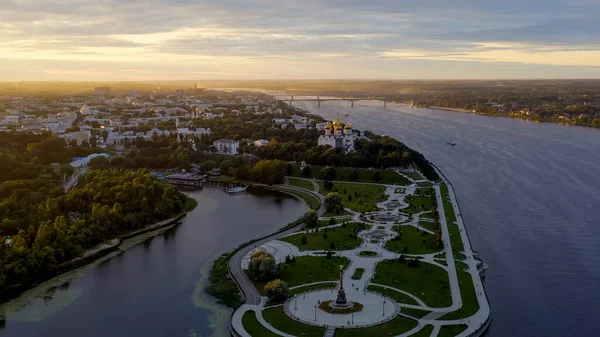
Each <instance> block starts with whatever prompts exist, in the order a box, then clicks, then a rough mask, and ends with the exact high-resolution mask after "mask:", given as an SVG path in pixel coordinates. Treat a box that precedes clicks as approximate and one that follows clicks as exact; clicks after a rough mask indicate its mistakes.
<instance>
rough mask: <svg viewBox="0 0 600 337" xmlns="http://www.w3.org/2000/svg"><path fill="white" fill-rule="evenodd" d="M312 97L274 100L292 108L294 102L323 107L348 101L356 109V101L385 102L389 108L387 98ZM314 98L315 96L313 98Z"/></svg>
mask: <svg viewBox="0 0 600 337" xmlns="http://www.w3.org/2000/svg"><path fill="white" fill-rule="evenodd" d="M310 97H311V96H301V97H300V98H296V99H294V96H293V95H274V96H273V99H274V100H276V101H280V102H289V104H290V106H293V104H294V102H317V106H318V107H319V108H320V107H321V102H327V101H347V102H350V106H351V107H352V108H354V102H356V101H381V102H383V106H384V107H387V102H388V100H387V99H385V98H375V97H373V98H372V97H371V95H369V96H367V97H342V98H339V97H338V98H335V97H331V98H321V96H316V97H317V98H310ZM312 97H314V96H312ZM390 102H391V101H390Z"/></svg>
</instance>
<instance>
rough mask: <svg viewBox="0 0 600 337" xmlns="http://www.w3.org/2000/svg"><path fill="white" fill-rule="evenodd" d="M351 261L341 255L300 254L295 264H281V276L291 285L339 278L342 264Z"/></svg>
mask: <svg viewBox="0 0 600 337" xmlns="http://www.w3.org/2000/svg"><path fill="white" fill-rule="evenodd" d="M349 263H350V260H348V259H347V258H345V257H339V256H332V257H331V258H330V259H328V258H327V257H325V256H323V257H316V256H299V257H296V264H295V265H294V264H293V263H291V264H289V263H282V264H281V267H280V274H279V277H280V278H281V279H282V280H284V281H285V282H287V284H288V286H289V287H294V286H298V285H301V284H305V283H313V282H321V281H332V280H338V279H339V277H340V268H339V267H340V265H343V266H344V268H346V267H348V264H349ZM309 275H310V277H309ZM263 287H264V285H263ZM259 290H261V289H259Z"/></svg>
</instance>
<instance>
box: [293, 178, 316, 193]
mask: <svg viewBox="0 0 600 337" xmlns="http://www.w3.org/2000/svg"><path fill="white" fill-rule="evenodd" d="M288 181H289V182H290V185H292V186H296V187H300V188H304V189H307V190H309V191H314V190H315V186H314V185H313V184H312V183H311V182H310V181H307V180H302V179H294V178H288Z"/></svg>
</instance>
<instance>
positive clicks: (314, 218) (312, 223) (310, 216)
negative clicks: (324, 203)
mask: <svg viewBox="0 0 600 337" xmlns="http://www.w3.org/2000/svg"><path fill="white" fill-rule="evenodd" d="M302 222H304V223H305V224H306V226H308V227H311V228H312V227H316V226H317V223H318V222H319V214H318V213H317V212H315V211H314V210H312V209H311V210H310V211H308V212H306V213H305V214H304V216H303V217H302Z"/></svg>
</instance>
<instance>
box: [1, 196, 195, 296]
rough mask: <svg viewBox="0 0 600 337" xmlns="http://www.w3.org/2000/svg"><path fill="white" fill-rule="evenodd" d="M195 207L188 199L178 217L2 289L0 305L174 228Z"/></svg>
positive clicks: (129, 234)
mask: <svg viewBox="0 0 600 337" xmlns="http://www.w3.org/2000/svg"><path fill="white" fill-rule="evenodd" d="M196 206H197V203H196V201H195V200H193V199H191V198H188V199H186V204H185V205H184V209H185V210H184V211H183V212H182V213H180V214H178V215H175V216H173V217H170V218H168V219H165V220H162V221H159V222H156V223H154V224H151V225H148V226H145V227H144V228H141V229H138V230H135V231H131V232H128V233H124V234H121V235H119V236H118V237H116V238H112V239H110V240H108V241H105V242H103V243H100V244H98V245H96V246H95V247H92V248H90V249H88V250H86V251H85V252H83V253H82V255H81V256H79V257H76V258H74V259H72V260H70V261H67V262H65V263H62V264H60V265H58V266H57V267H56V268H55V269H53V270H52V271H50V272H48V273H47V274H45V275H44V276H43V277H38V278H32V279H30V280H26V281H24V282H22V283H20V284H17V285H14V286H11V287H10V288H7V289H3V290H2V293H1V294H0V304H2V303H4V302H7V301H9V300H11V299H13V298H15V297H17V296H19V295H21V294H22V293H23V292H25V291H27V290H29V289H32V288H34V287H36V286H38V285H40V284H43V283H44V282H47V281H49V280H51V279H53V278H55V277H58V276H60V275H62V274H64V273H67V272H69V271H71V270H73V269H76V268H80V267H83V266H85V265H87V264H90V263H93V262H94V261H96V260H98V259H100V258H102V257H104V256H106V255H108V254H110V253H112V252H114V251H116V250H119V249H121V248H122V247H121V246H122V243H123V241H124V240H127V239H131V238H134V237H136V236H140V235H143V234H146V233H149V232H152V231H155V230H158V229H162V228H165V227H168V226H174V225H176V224H177V223H178V222H179V221H180V220H181V219H183V218H184V217H185V216H186V215H187V213H188V212H190V211H191V210H193V209H194V208H195V207H196ZM127 248H130V247H127ZM123 250H126V248H124V249H123Z"/></svg>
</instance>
